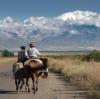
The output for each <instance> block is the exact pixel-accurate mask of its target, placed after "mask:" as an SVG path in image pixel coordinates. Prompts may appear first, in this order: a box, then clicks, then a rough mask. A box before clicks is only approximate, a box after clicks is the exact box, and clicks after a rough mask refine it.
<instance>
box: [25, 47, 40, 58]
mask: <svg viewBox="0 0 100 99" xmlns="http://www.w3.org/2000/svg"><path fill="white" fill-rule="evenodd" d="M27 53H28V57H29V58H37V57H38V56H39V55H40V53H39V51H38V49H37V48H35V47H31V48H29V49H28V51H27Z"/></svg>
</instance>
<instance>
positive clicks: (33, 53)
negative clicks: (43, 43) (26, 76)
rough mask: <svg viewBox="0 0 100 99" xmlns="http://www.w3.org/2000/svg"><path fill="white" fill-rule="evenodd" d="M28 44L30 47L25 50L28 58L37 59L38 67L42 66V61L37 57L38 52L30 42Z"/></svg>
mask: <svg viewBox="0 0 100 99" xmlns="http://www.w3.org/2000/svg"><path fill="white" fill-rule="evenodd" d="M29 46H30V48H29V49H28V50H27V55H28V57H29V59H34V60H35V61H37V62H38V63H39V66H38V68H42V65H43V62H42V60H40V59H39V56H40V52H39V51H38V49H37V48H36V47H35V46H34V45H33V44H32V43H30V44H29Z"/></svg>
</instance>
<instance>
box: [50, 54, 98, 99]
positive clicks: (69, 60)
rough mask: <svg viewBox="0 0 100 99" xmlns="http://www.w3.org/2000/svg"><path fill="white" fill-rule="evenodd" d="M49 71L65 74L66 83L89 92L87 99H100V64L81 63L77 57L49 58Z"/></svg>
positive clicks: (59, 56) (60, 56)
mask: <svg viewBox="0 0 100 99" xmlns="http://www.w3.org/2000/svg"><path fill="white" fill-rule="evenodd" d="M48 59H49V69H50V70H52V71H54V72H58V73H61V74H63V76H64V78H65V79H66V81H68V82H70V83H72V84H75V85H77V86H78V87H79V88H81V89H82V90H86V91H88V95H87V96H88V98H87V99H100V63H99V62H94V61H91V62H86V61H81V60H80V59H79V58H77V57H75V56H68V55H65V56H64V55H57V56H55V55H54V56H53V55H52V56H48Z"/></svg>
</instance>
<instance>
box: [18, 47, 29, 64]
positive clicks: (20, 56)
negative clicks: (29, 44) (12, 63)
mask: <svg viewBox="0 0 100 99" xmlns="http://www.w3.org/2000/svg"><path fill="white" fill-rule="evenodd" d="M20 49H21V50H20V51H19V52H18V60H17V62H22V63H23V64H24V62H25V61H26V60H28V57H27V52H26V51H25V46H21V47H20Z"/></svg>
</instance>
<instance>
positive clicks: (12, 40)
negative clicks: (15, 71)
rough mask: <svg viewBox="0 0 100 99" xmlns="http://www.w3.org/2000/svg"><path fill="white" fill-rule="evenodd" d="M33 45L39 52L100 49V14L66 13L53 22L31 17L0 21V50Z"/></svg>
mask: <svg viewBox="0 0 100 99" xmlns="http://www.w3.org/2000/svg"><path fill="white" fill-rule="evenodd" d="M30 42H36V46H37V47H39V48H40V50H84V49H94V48H98V49H99V48H100V45H99V42H100V14H99V13H96V12H91V11H79V10H77V11H74V12H67V13H64V14H62V15H59V16H57V17H53V18H47V17H34V16H31V17H29V18H28V19H25V20H24V21H23V22H20V21H18V20H14V19H13V18H11V17H9V16H8V17H6V18H4V19H3V20H0V47H1V48H18V47H19V46H21V45H28V44H29V43H30Z"/></svg>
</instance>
